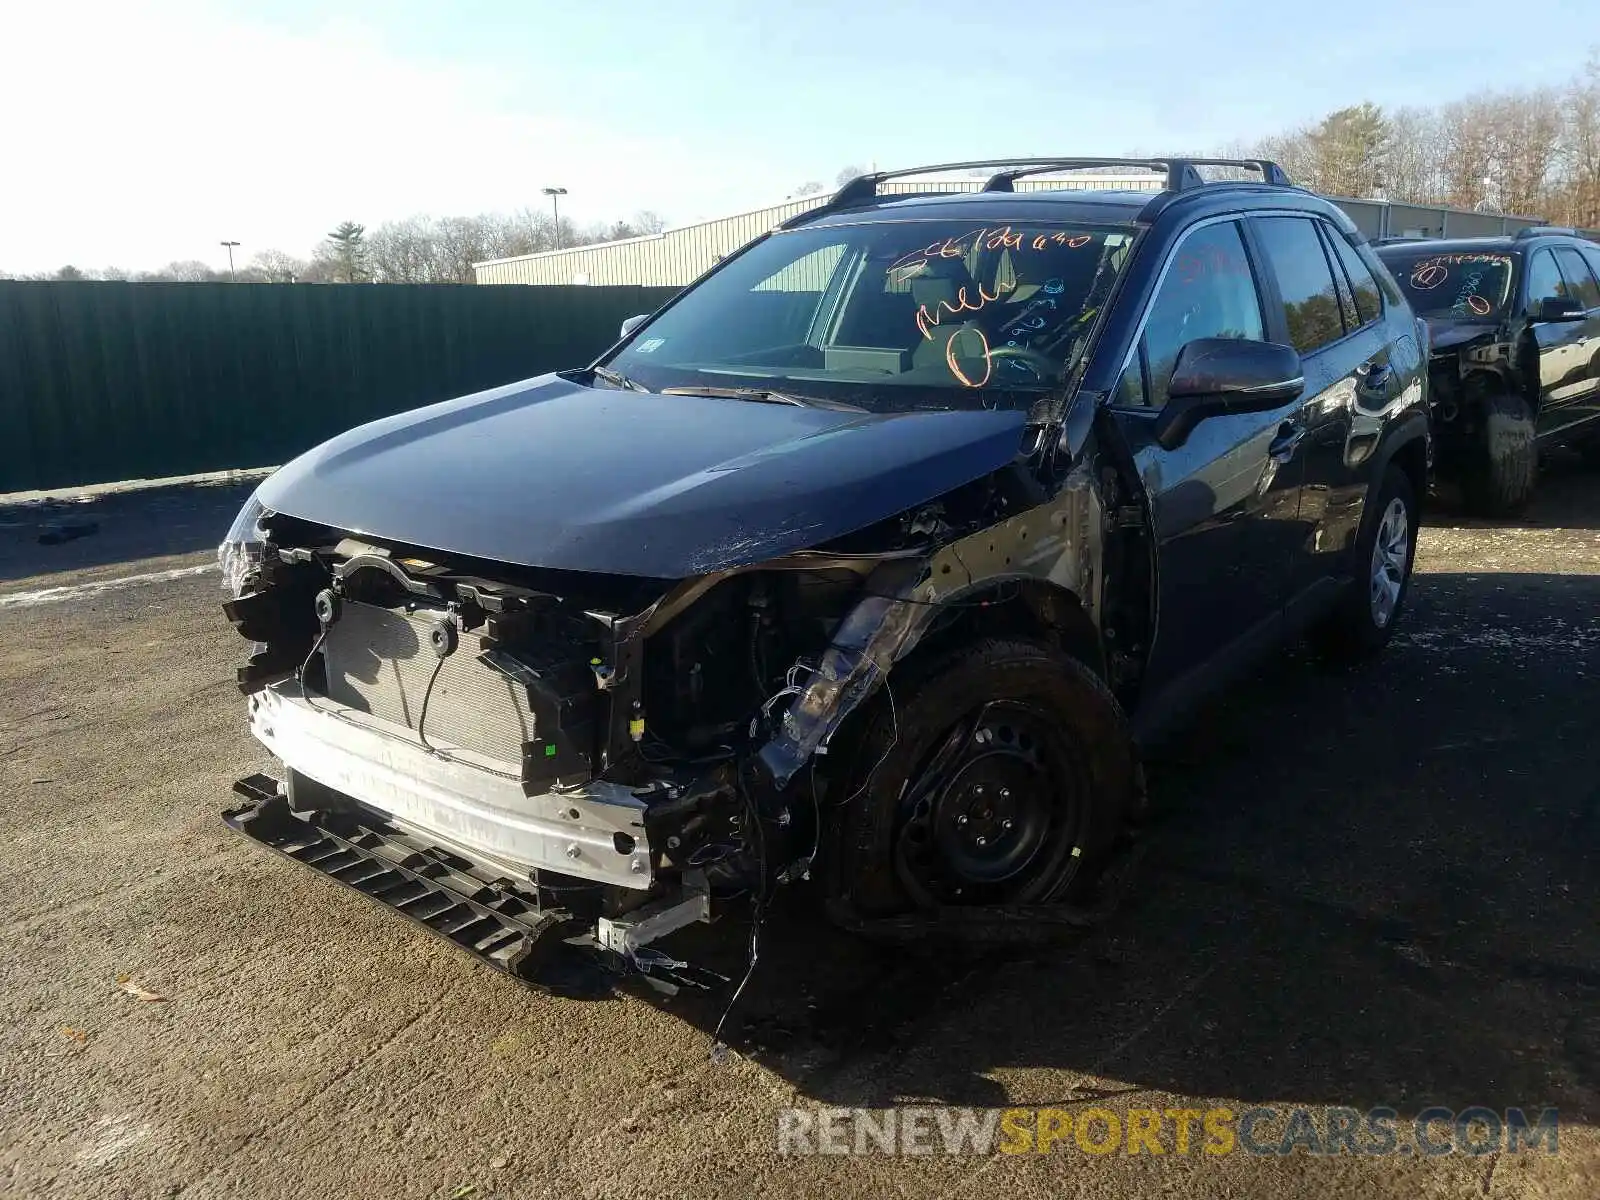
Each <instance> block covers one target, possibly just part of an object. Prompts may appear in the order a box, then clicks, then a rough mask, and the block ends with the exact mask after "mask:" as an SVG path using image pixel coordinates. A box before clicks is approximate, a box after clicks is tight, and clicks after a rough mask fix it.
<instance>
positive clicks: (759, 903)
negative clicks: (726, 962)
mask: <svg viewBox="0 0 1600 1200" xmlns="http://www.w3.org/2000/svg"><path fill="white" fill-rule="evenodd" d="M738 788H739V796H740V798H741V799H742V800H743V801H744V806H745V812H746V813H747V814H748V815H749V819H750V821H751V822H752V823H753V824H754V826H755V835H756V865H757V870H758V871H759V872H760V874H759V876H758V879H759V883H758V884H757V890H756V897H755V900H754V902H753V904H752V910H751V914H750V951H749V959H748V961H747V962H746V963H745V969H744V978H742V979H740V980H739V986H738V987H737V988H735V989H734V991H733V995H732V996H731V997H730V998H729V1000H728V1006H727V1007H726V1008H724V1009H723V1010H722V1016H721V1017H720V1018H718V1020H717V1027H716V1029H714V1030H713V1031H712V1033H711V1061H712V1062H717V1063H720V1062H722V1061H724V1060H725V1059H726V1058H727V1057H728V1045H727V1043H726V1042H724V1041H723V1040H722V1027H723V1026H724V1025H726V1024H727V1022H728V1017H729V1016H730V1015H732V1013H733V1010H734V1008H735V1006H737V1005H738V1003H739V997H740V996H742V995H744V989H745V988H746V987H748V986H749V984H750V977H751V976H752V975H754V974H755V973H756V963H757V961H759V959H760V957H761V924H762V922H763V921H764V920H765V919H766V915H767V900H768V888H767V832H766V830H765V829H763V828H762V825H761V816H760V814H759V813H758V812H757V811H756V805H755V801H754V800H753V799H751V797H750V790H749V789H748V788H747V787H745V785H744V777H743V776H742V775H741V776H739V777H738Z"/></svg>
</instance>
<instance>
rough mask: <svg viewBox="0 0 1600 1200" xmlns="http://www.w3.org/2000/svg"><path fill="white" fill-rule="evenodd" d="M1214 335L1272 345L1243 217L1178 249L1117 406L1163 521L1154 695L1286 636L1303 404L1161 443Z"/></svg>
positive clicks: (1209, 425)
mask: <svg viewBox="0 0 1600 1200" xmlns="http://www.w3.org/2000/svg"><path fill="white" fill-rule="evenodd" d="M1204 337H1242V338H1254V339H1257V340H1266V339H1267V320H1266V309H1265V306H1264V305H1263V303H1262V290H1261V287H1260V284H1259V278H1258V271H1257V264H1256V263H1255V262H1254V261H1253V259H1252V257H1251V254H1250V252H1249V250H1248V249H1247V248H1246V245H1245V241H1244V238H1243V235H1242V232H1241V230H1240V227H1239V223H1238V221H1237V220H1234V219H1221V220H1212V221H1210V222H1206V223H1203V224H1200V225H1197V226H1195V227H1193V228H1191V229H1190V230H1188V231H1187V232H1186V233H1185V234H1184V235H1183V236H1182V237H1181V238H1180V240H1179V241H1178V242H1177V244H1176V245H1175V246H1174V247H1173V249H1172V251H1171V253H1170V254H1169V256H1168V258H1167V261H1166V263H1165V265H1164V266H1163V268H1162V272H1161V274H1160V277H1159V279H1158V282H1157V284H1156V289H1155V292H1154V294H1153V296H1152V298H1151V300H1150V303H1149V306H1148V307H1147V309H1146V311H1145V314H1144V316H1143V319H1142V333H1141V336H1140V337H1139V339H1138V341H1137V343H1136V345H1135V347H1134V350H1133V352H1132V353H1131V354H1130V355H1129V358H1128V361H1127V362H1126V363H1125V364H1124V367H1123V372H1122V376H1121V380H1120V382H1119V385H1118V388H1117V392H1116V395H1115V396H1114V398H1113V400H1112V406H1111V411H1112V413H1113V417H1114V419H1115V420H1116V421H1117V422H1118V424H1119V426H1120V427H1121V428H1122V430H1123V433H1124V436H1125V437H1126V439H1127V442H1128V444H1129V447H1130V448H1131V449H1132V451H1133V454H1134V459H1135V462H1136V464H1137V466H1138V469H1139V472H1140V475H1141V477H1142V479H1143V482H1144V486H1145V489H1146V492H1147V494H1148V496H1149V498H1150V503H1151V507H1152V509H1153V511H1154V516H1155V528H1156V538H1157V543H1158V555H1159V571H1158V574H1159V590H1160V596H1159V600H1158V613H1157V629H1156V636H1155V641H1154V643H1153V645H1152V647H1151V654H1150V660H1149V664H1148V668H1147V674H1146V683H1147V685H1148V686H1151V687H1161V686H1163V685H1166V684H1169V683H1172V682H1173V681H1174V680H1176V679H1178V678H1179V677H1181V676H1184V675H1186V674H1188V673H1189V672H1190V671H1193V670H1195V669H1196V668H1199V667H1201V666H1202V665H1204V664H1205V663H1206V662H1207V661H1208V660H1210V659H1213V658H1215V657H1217V656H1219V655H1222V654H1223V653H1224V652H1225V651H1226V650H1227V649H1228V648H1230V647H1234V646H1238V647H1241V648H1242V647H1245V646H1247V645H1249V644H1250V643H1251V641H1252V635H1255V634H1260V635H1262V636H1263V637H1265V636H1266V635H1268V634H1270V633H1271V632H1274V631H1275V627H1276V621H1277V618H1279V617H1280V615H1281V613H1282V605H1283V598H1284V589H1285V586H1286V584H1287V581H1288V569H1289V551H1290V546H1291V545H1292V544H1293V542H1294V540H1295V536H1294V534H1295V521H1296V516H1297V510H1298V508H1299V492H1300V466H1301V464H1300V460H1299V458H1298V456H1297V455H1296V454H1294V453H1293V452H1291V453H1290V454H1288V455H1287V456H1275V446H1276V443H1277V440H1278V438H1279V436H1280V433H1281V429H1282V426H1283V423H1284V418H1285V416H1286V415H1287V413H1288V412H1289V411H1290V410H1291V409H1292V407H1293V406H1292V405H1287V406H1285V408H1284V409H1282V410H1279V411H1277V412H1268V413H1239V414H1232V415H1227V416H1219V417H1213V418H1211V419H1209V420H1206V421H1202V422H1201V423H1200V424H1199V425H1198V426H1197V427H1196V428H1195V430H1194V432H1193V433H1192V434H1191V435H1190V436H1189V439H1188V441H1186V442H1185V443H1184V444H1183V445H1182V446H1180V447H1178V449H1176V450H1171V451H1169V450H1165V449H1163V448H1162V447H1161V446H1160V445H1159V444H1157V443H1156V442H1155V440H1154V437H1153V433H1152V428H1153V426H1154V423H1155V422H1154V418H1155V417H1156V416H1157V415H1158V414H1159V412H1160V410H1161V408H1162V407H1163V406H1164V405H1165V404H1166V398H1167V385H1168V382H1169V381H1170V379H1171V377H1172V369H1173V367H1174V365H1175V364H1176V362H1177V358H1178V352H1179V351H1180V350H1181V349H1182V348H1183V347H1184V346H1185V345H1187V344H1188V343H1189V342H1191V341H1194V340H1195V339H1196V338H1204Z"/></svg>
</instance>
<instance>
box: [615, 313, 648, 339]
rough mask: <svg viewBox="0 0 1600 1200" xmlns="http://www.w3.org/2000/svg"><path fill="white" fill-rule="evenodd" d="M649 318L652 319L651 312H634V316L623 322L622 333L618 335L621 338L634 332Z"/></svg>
mask: <svg viewBox="0 0 1600 1200" xmlns="http://www.w3.org/2000/svg"><path fill="white" fill-rule="evenodd" d="M649 319H650V314H649V313H636V314H634V315H633V316H631V317H629V318H628V319H627V320H626V321H624V322H623V323H622V332H621V333H620V334H618V335H617V336H618V337H619V338H625V337H627V336H628V335H629V334H630V333H632V332H633V331H634V330H635V329H637V328H639V326H641V325H643V324H644V323H645V322H646V321H648V320H649Z"/></svg>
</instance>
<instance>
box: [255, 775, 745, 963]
mask: <svg viewBox="0 0 1600 1200" xmlns="http://www.w3.org/2000/svg"><path fill="white" fill-rule="evenodd" d="M234 791H235V792H236V793H237V794H238V795H239V796H240V797H241V798H242V799H243V800H244V803H243V804H242V805H240V806H239V807H237V808H233V809H230V810H228V811H226V812H225V813H224V814H223V820H224V821H225V822H226V823H227V824H228V826H229V827H230V828H232V829H234V830H236V831H238V832H240V833H242V834H244V835H245V836H247V837H249V838H251V839H252V840H254V841H257V842H259V843H261V844H262V845H264V846H267V847H268V848H270V849H272V850H276V851H277V852H278V853H280V854H282V855H284V856H286V857H288V858H291V859H293V860H294V861H295V862H298V863H300V864H301V865H302V866H306V867H310V868H311V869H312V870H314V871H316V872H318V873H319V874H321V875H324V876H326V877H327V878H329V879H332V880H333V881H334V882H336V883H340V884H343V885H344V886H345V887H348V888H352V889H354V890H355V891H357V892H360V893H361V894H362V895H364V896H366V897H367V898H369V899H371V900H376V901H377V902H378V903H380V904H382V905H384V906H385V907H387V908H389V909H392V910H393V911H394V912H397V913H399V914H400V915H402V916H404V917H407V918H409V919H410V920H412V921H415V922H416V923H417V924H419V925H421V926H422V927H423V928H424V929H426V930H428V931H429V932H430V933H434V934H437V935H438V936H439V937H442V938H444V939H445V940H446V941H448V942H450V943H452V944H453V945H455V946H457V947H459V948H460V949H462V950H465V951H467V953H469V954H471V955H473V956H474V957H475V958H477V959H479V960H480V961H481V962H484V963H486V964H487V965H489V966H491V967H494V968H495V969H496V970H499V971H503V972H505V973H506V974H508V975H512V976H514V977H516V978H518V979H521V980H524V981H525V982H528V983H532V984H534V985H536V986H540V987H543V988H545V989H547V990H549V991H553V992H557V993H560V994H564V995H598V994H602V993H604V992H606V991H608V990H609V989H610V987H611V986H612V985H613V984H614V983H615V982H616V980H617V979H618V978H619V977H621V976H622V975H625V974H628V973H639V974H643V975H645V976H646V977H647V978H648V979H649V980H650V982H652V983H653V984H655V985H656V986H658V987H660V988H662V989H664V990H667V991H676V990H677V989H679V988H681V987H692V988H698V989H709V988H714V987H720V986H721V985H723V984H725V983H726V982H727V978H726V977H725V976H722V975H718V974H716V973H714V972H711V971H707V970H704V969H701V968H697V967H694V966H691V965H690V964H688V963H684V962H680V961H678V960H676V959H674V958H672V957H670V956H668V955H665V954H662V953H660V952H659V951H653V950H649V949H647V948H646V943H647V942H649V941H651V940H653V939H654V938H656V937H661V936H664V935H665V934H666V933H670V932H672V930H674V929H677V928H681V927H682V926H683V925H685V924H688V923H690V922H692V921H695V920H709V919H710V900H709V896H707V895H706V894H705V893H703V892H688V893H686V894H685V895H684V896H683V897H682V898H681V899H679V900H677V901H676V902H675V903H671V904H665V903H658V904H657V905H652V906H650V908H649V909H648V910H640V911H639V912H638V913H637V914H634V915H633V917H632V918H631V919H630V918H629V917H627V916H623V917H618V918H615V919H613V920H612V921H607V920H606V919H604V918H602V919H601V921H600V923H599V928H598V933H599V934H600V935H601V936H600V939H599V940H597V937H596V932H597V930H596V926H595V923H594V922H593V921H592V920H588V919H586V918H583V917H580V916H578V915H577V914H575V913H574V912H573V911H571V910H570V909H568V908H566V907H560V906H557V905H555V904H552V903H550V897H549V896H548V894H547V893H546V892H545V891H544V890H543V889H541V888H539V887H538V886H537V885H535V884H533V883H531V882H530V883H521V882H519V881H517V880H514V879H510V878H507V877H506V876H505V875H503V874H501V873H500V872H499V871H498V870H497V868H496V867H494V866H493V865H488V864H484V863H479V862H474V861H472V860H470V859H467V858H465V857H463V856H461V855H459V854H457V853H455V852H454V851H452V850H450V849H445V848H441V847H439V846H436V845H432V844H430V843H428V842H427V841H425V840H424V839H422V838H420V837H418V836H417V835H415V834H412V833H408V832H406V831H405V830H402V829H400V828H398V827H396V826H395V825H393V824H391V823H390V822H388V821H385V820H383V819H382V818H380V817H378V816H377V815H376V814H374V813H371V812H367V811H363V810H360V809H353V808H352V809H333V810H327V811H321V810H312V811H306V812H297V811H295V810H294V809H292V808H291V807H290V804H289V798H288V795H287V794H286V791H285V789H283V787H282V785H280V784H279V782H278V781H277V780H275V779H273V778H271V777H270V776H267V775H252V776H250V777H248V778H246V779H241V780H239V781H238V782H237V783H235V784H234Z"/></svg>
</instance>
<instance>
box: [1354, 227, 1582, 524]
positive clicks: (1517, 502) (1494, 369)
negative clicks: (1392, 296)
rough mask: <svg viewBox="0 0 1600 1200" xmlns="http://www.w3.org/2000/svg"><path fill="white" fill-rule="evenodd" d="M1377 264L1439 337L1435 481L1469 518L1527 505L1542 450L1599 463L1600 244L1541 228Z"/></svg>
mask: <svg viewBox="0 0 1600 1200" xmlns="http://www.w3.org/2000/svg"><path fill="white" fill-rule="evenodd" d="M1378 256H1379V257H1380V258H1382V259H1383V261H1384V262H1385V263H1386V264H1387V265H1388V267H1389V269H1390V271H1391V272H1393V274H1394V277H1395V279H1396V280H1397V281H1398V282H1399V284H1400V287H1401V289H1402V290H1403V291H1404V292H1405V294H1406V298H1407V299H1408V300H1409V301H1410V302H1411V306H1412V308H1413V309H1414V310H1415V312H1416V313H1417V315H1418V316H1419V317H1421V318H1422V319H1423V320H1424V321H1426V322H1427V324H1428V327H1429V329H1430V330H1431V337H1430V344H1431V354H1430V358H1429V377H1430V383H1431V388H1430V402H1431V403H1432V405H1433V413H1434V431H1435V435H1436V438H1437V443H1438V474H1439V476H1440V478H1441V479H1444V480H1447V481H1449V482H1451V483H1453V484H1455V485H1456V486H1457V487H1459V488H1460V490H1461V493H1462V498H1463V499H1464V500H1465V501H1466V502H1467V504H1468V506H1469V507H1471V508H1472V510H1473V511H1475V512H1477V513H1479V514H1481V515H1483V516H1488V517H1504V516H1510V515H1512V514H1514V513H1516V512H1519V511H1521V510H1522V509H1523V508H1525V507H1526V506H1527V504H1528V501H1529V500H1531V499H1532V498H1533V491H1534V481H1535V477H1536V475H1537V472H1538V457H1539V451H1540V449H1541V447H1548V446H1553V445H1561V444H1564V445H1569V446H1572V447H1573V448H1574V449H1576V450H1577V451H1578V452H1579V453H1580V454H1582V455H1584V456H1585V457H1586V458H1587V459H1588V460H1589V461H1590V462H1591V463H1595V464H1597V465H1600V246H1597V245H1595V244H1594V243H1593V242H1590V241H1587V240H1585V239H1584V238H1581V237H1579V236H1578V235H1577V232H1576V231H1575V230H1572V229H1555V228H1552V227H1550V226H1547V225H1537V226H1533V227H1531V228H1528V229H1523V230H1520V231H1518V233H1517V234H1515V235H1514V236H1511V237H1482V238H1453V239H1450V240H1435V241H1416V240H1408V241H1405V242H1397V243H1395V244H1393V245H1387V246H1384V247H1382V248H1381V249H1379V251H1378Z"/></svg>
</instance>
